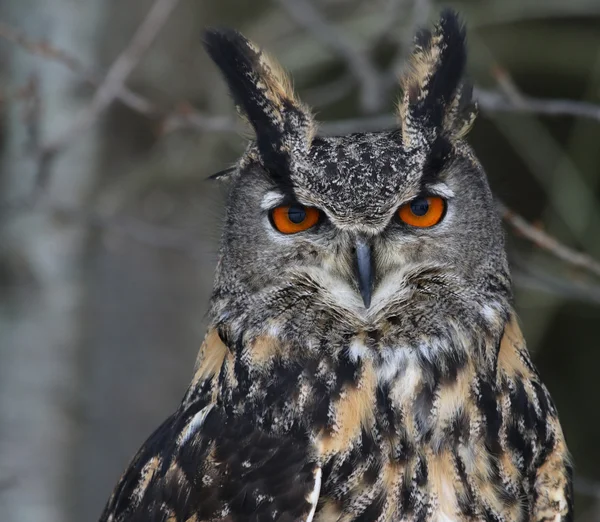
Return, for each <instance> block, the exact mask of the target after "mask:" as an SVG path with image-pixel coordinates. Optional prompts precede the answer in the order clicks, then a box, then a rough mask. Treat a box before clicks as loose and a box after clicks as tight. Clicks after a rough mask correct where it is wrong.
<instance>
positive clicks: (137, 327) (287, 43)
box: [0, 0, 600, 522]
mask: <svg viewBox="0 0 600 522" xmlns="http://www.w3.org/2000/svg"><path fill="white" fill-rule="evenodd" d="M444 5H445V6H448V5H449V6H452V7H454V8H455V9H457V10H458V11H459V12H460V13H461V14H462V17H463V18H464V20H465V21H466V22H467V24H468V28H469V47H470V58H469V72H470V75H471V77H472V79H473V81H474V84H475V86H476V93H477V96H478V98H479V101H480V116H479V118H478V121H477V123H476V125H475V127H474V129H473V131H472V132H471V134H470V142H471V143H472V144H473V146H474V148H475V150H476V152H477V154H478V155H479V157H480V159H481V161H482V163H483V164H484V166H485V167H486V170H487V173H488V175H489V178H490V181H491V185H492V188H493V190H494V192H495V194H496V196H497V198H498V202H499V203H498V204H499V212H501V213H502V214H503V216H504V217H505V224H506V231H507V238H508V246H509V252H510V258H511V262H512V265H513V271H514V282H515V293H516V306H517V309H518V312H519V315H520V318H521V321H522V323H523V327H524V331H525V335H526V338H527V339H528V344H529V347H530V349H531V351H532V352H533V353H534V358H535V361H536V363H537V365H538V367H539V369H540V371H541V373H542V376H543V378H544V380H545V382H546V383H547V385H548V387H549V388H550V390H551V393H552V395H553V396H554V399H555V401H556V403H557V406H558V409H559V411H560V414H561V419H562V423H563V426H564V429H565V431H566V436H567V440H568V442H569V446H570V449H571V451H572V453H573V458H574V462H575V465H576V490H577V520H578V521H579V522H584V521H595V520H600V445H599V444H598V440H600V407H599V403H600V385H599V382H598V381H599V377H598V375H599V372H598V369H599V367H600V343H599V339H600V331H599V328H598V327H599V325H600V263H599V262H598V260H600V205H599V204H598V202H599V197H600V168H599V167H600V165H599V163H600V146H599V145H598V144H599V143H600V0H569V1H568V2H567V1H565V0H481V1H479V0H463V1H456V2H453V1H451V2H447V3H445V4H444ZM441 8H442V4H438V3H437V2H434V1H431V0H368V1H367V0H310V1H309V0H253V1H252V2H242V1H234V0H220V1H219V2H209V1H200V0H154V1H153V0H128V1H127V2H123V1H120V0H3V1H2V2H0V114H1V119H0V513H2V515H1V516H0V518H1V519H2V520H3V521H7V522H12V521H19V522H29V521H36V522H39V521H42V520H43V521H49V522H55V521H81V520H95V519H97V518H98V516H99V515H100V512H101V510H102V507H103V505H104V502H105V501H106V499H107V498H108V496H109V494H110V491H111V489H112V487H113V486H114V484H115V482H116V481H117V479H118V477H119V475H120V473H121V471H122V470H123V468H124V467H125V466H126V464H127V462H128V461H129V459H130V458H131V457H132V455H133V454H134V452H135V451H136V450H137V449H138V447H139V446H140V444H141V443H142V442H143V440H144V439H145V438H146V437H147V436H148V435H149V434H150V433H151V431H152V430H153V429H154V428H155V427H156V426H157V425H158V424H159V423H160V422H161V421H162V420H163V419H164V418H165V417H166V416H167V415H168V414H169V413H171V412H172V411H173V410H174V409H175V408H176V407H177V405H178V403H179V401H180V399H181V397H182V395H183V393H184V390H185V388H186V386H187V383H188V381H189V379H190V377H191V374H192V368H193V364H194V359H195V356H196V352H197V349H198V347H199V345H200V343H201V341H202V338H203V335H204V329H205V313H206V308H207V304H208V299H209V293H210V289H211V282H212V277H213V269H214V265H215V262H216V252H217V244H218V238H219V233H220V219H221V216H222V202H223V197H224V194H225V191H226V187H223V186H220V185H219V183H217V182H211V181H207V177H208V176H209V175H210V174H212V173H214V172H216V171H219V170H221V169H224V168H227V167H229V166H230V165H231V164H232V163H233V162H234V161H235V160H236V158H237V157H238V155H239V154H240V152H241V151H242V150H243V148H244V146H245V141H244V137H243V136H244V129H243V127H242V126H241V124H239V123H238V122H237V121H236V118H235V114H234V109H233V107H232V104H231V102H230V100H229V98H228V95H227V92H226V89H225V87H224V84H223V82H222V80H221V78H220V77H219V76H218V74H217V71H216V68H215V67H214V66H213V65H212V63H210V62H209V60H208V59H207V57H206V55H205V54H204V53H203V51H202V48H201V45H200V37H201V31H202V28H203V27H206V26H229V27H234V28H237V29H239V30H241V31H242V32H244V33H245V34H246V35H247V36H248V37H250V38H251V39H253V40H255V41H256V42H257V43H259V44H260V45H261V46H264V47H266V48H268V49H270V50H271V51H272V53H273V54H275V55H276V56H277V58H278V59H279V60H280V62H281V63H282V64H283V65H284V66H285V67H286V68H287V69H288V70H289V71H291V73H292V74H293V76H294V78H295V86H296V89H297V90H298V91H299V93H300V95H301V97H302V98H303V99H304V100H305V101H306V102H308V103H309V104H311V105H312V106H313V107H314V108H315V111H316V112H317V114H318V117H319V119H320V120H321V121H322V122H323V125H322V127H321V132H323V133H328V134H331V133H334V134H335V133H342V132H349V131H360V130H376V129H383V128H389V127H391V126H393V125H394V117H393V116H392V112H393V106H394V102H395V99H396V97H397V95H398V93H397V89H396V78H397V75H398V72H399V71H400V70H401V69H402V67H403V65H404V61H405V58H406V56H407V53H408V52H409V49H410V43H411V38H412V35H413V33H414V31H415V28H416V27H419V26H422V25H424V24H427V23H428V22H430V21H432V20H434V19H435V18H436V17H437V15H438V13H439V11H440V9H441Z"/></svg>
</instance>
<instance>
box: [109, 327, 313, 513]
mask: <svg viewBox="0 0 600 522" xmlns="http://www.w3.org/2000/svg"><path fill="white" fill-rule="evenodd" d="M227 353H228V350H227V348H226V346H225V344H224V343H223V342H222V340H221V338H220V337H219V335H218V333H217V332H216V331H215V330H211V331H209V332H208V334H207V336H206V339H205V341H204V343H203V345H202V348H201V349H200V353H199V357H198V363H197V368H196V371H195V374H194V378H193V380H192V384H191V386H190V388H189V390H188V393H187V395H186V397H185V398H184V400H183V401H182V403H181V406H180V407H179V409H178V410H177V411H176V412H175V413H174V414H173V415H171V416H170V417H169V418H168V419H167V420H166V421H165V422H164V423H163V424H162V425H161V426H160V427H159V428H158V429H157V430H156V431H155V432H154V433H153V434H152V435H151V436H150V438H149V439H148V440H147V441H146V442H145V444H144V445H143V446H142V448H141V449H140V450H139V451H138V453H137V455H136V456H135V457H134V458H133V460H132V461H131V463H130V465H129V467H128V468H127V470H126V471H125V473H124V474H123V475H122V477H121V479H120V481H119V483H118V485H117V487H116V488H115V490H114V493H113V495H112V496H111V498H110V499H109V501H108V503H107V506H106V508H105V510H104V513H103V514H102V516H101V518H100V521H101V522H125V521H127V522H130V521H138V520H139V521H142V520H144V521H159V520H160V521H164V520H168V521H171V522H175V521H182V522H183V521H187V522H199V521H202V520H215V521H216V520H227V521H228V522H251V521H252V522H254V521H256V522H260V521H263V520H264V521H267V520H269V521H273V520H278V521H282V522H288V521H289V522H296V521H298V522H300V521H302V522H304V521H306V522H310V521H311V519H312V517H313V516H314V513H315V510H316V505H317V502H318V499H319V492H320V483H321V470H320V468H319V466H318V465H317V464H316V462H315V459H314V453H315V452H314V451H313V449H312V446H311V444H310V442H309V440H308V438H307V437H306V436H304V435H289V436H284V435H274V434H269V433H266V432H265V431H264V430H262V429H261V428H260V427H259V426H257V423H256V420H255V419H254V418H253V416H252V415H251V414H250V415H244V414H235V415H234V414H233V413H232V412H225V410H224V408H223V407H222V406H221V405H219V404H218V403H217V394H216V393H215V387H216V386H217V384H218V379H219V375H220V374H221V373H223V372H224V373H226V370H223V366H224V362H225V361H226V359H227V356H226V354H227ZM225 366H226V365H225Z"/></svg>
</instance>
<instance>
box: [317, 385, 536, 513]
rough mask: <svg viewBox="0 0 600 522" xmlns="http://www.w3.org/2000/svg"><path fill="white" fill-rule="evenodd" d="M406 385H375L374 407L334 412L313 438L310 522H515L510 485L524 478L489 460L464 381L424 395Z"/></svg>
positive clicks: (494, 457)
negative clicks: (314, 489)
mask: <svg viewBox="0 0 600 522" xmlns="http://www.w3.org/2000/svg"><path fill="white" fill-rule="evenodd" d="M408 377H409V379H408V380H405V381H404V385H403V386H402V385H401V384H402V381H399V382H398V383H394V384H393V385H390V386H381V385H380V383H378V385H377V386H376V388H375V391H374V393H375V395H374V397H373V398H372V399H373V401H372V403H371V404H372V407H368V406H367V405H366V404H367V403H366V402H365V403H363V402H361V401H359V400H358V399H356V398H355V400H354V401H352V407H353V408H354V409H355V410H354V415H353V416H351V415H350V414H349V412H345V411H344V410H343V409H338V408H336V407H333V408H332V412H333V413H332V418H333V419H336V421H335V422H336V423H335V425H334V428H333V429H331V430H330V431H329V432H327V433H323V432H320V433H319V434H316V436H315V440H316V446H317V451H318V453H319V455H320V456H321V459H322V463H323V486H322V490H321V498H322V502H321V504H320V505H321V506H322V507H321V508H320V509H319V511H318V512H317V514H318V518H317V520H322V521H329V520H332V521H333V520H336V521H340V520H344V521H352V520H361V521H364V522H370V521H381V522H384V521H392V520H393V521H397V520H403V521H440V522H449V521H463V520H464V521H467V520H469V521H471V520H506V521H508V520H511V521H517V520H523V519H524V516H525V513H526V512H527V506H526V503H524V502H523V499H524V498H527V494H526V491H525V489H522V487H521V489H520V490H519V489H518V488H517V489H514V488H512V490H511V486H509V485H508V483H509V482H510V483H512V484H517V483H521V484H522V483H523V482H524V481H523V480H522V478H523V477H522V475H521V473H520V472H519V471H518V470H517V469H516V467H515V465H514V463H513V461H512V458H511V456H510V455H508V454H504V455H498V454H494V453H493V452H491V451H490V448H489V444H488V443H489V437H488V431H487V425H486V418H485V415H484V413H483V412H482V411H481V409H480V408H479V407H478V405H477V403H476V400H475V399H474V397H473V394H471V393H470V392H469V389H470V388H469V386H468V385H467V381H468V380H469V379H467V377H466V376H465V377H464V382H463V379H462V378H461V376H458V377H457V379H456V380H455V381H453V383H452V384H451V385H450V386H440V387H438V388H437V389H433V390H432V389H431V388H429V387H428V386H425V385H424V383H423V382H422V381H421V380H420V379H418V378H416V377H414V378H412V377H410V375H409V376H408ZM348 401H350V399H349V398H347V397H346V404H345V406H346V407H348ZM340 406H344V403H340ZM360 408H365V409H366V410H365V411H362V410H361V409H360ZM347 423H350V424H347ZM350 426H352V428H350Z"/></svg>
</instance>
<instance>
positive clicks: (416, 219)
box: [398, 196, 446, 228]
mask: <svg viewBox="0 0 600 522" xmlns="http://www.w3.org/2000/svg"><path fill="white" fill-rule="evenodd" d="M445 210H446V202H445V201H444V199H443V198H440V197H439V196H426V197H425V196H420V197H418V198H415V199H413V200H412V201H409V202H408V203H405V204H404V205H402V206H401V207H400V208H399V209H398V217H399V218H400V220H401V221H403V222H404V223H406V224H407V225H411V226H413V227H421V228H427V227H432V226H433V225H437V224H438V223H439V222H440V221H441V220H442V218H443V217H444V212H445Z"/></svg>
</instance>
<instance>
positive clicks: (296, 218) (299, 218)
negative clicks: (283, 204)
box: [288, 206, 306, 224]
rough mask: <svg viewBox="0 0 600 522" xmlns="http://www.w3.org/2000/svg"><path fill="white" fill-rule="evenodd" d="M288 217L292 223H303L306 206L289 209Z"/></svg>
mask: <svg viewBox="0 0 600 522" xmlns="http://www.w3.org/2000/svg"><path fill="white" fill-rule="evenodd" d="M288 219H289V220H290V221H291V222H292V223H296V224H298V223H302V222H303V221H304V220H305V219H306V210H305V209H304V207H300V206H293V207H290V209H289V210H288Z"/></svg>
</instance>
